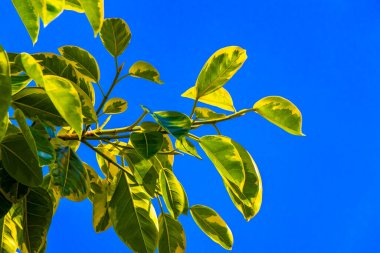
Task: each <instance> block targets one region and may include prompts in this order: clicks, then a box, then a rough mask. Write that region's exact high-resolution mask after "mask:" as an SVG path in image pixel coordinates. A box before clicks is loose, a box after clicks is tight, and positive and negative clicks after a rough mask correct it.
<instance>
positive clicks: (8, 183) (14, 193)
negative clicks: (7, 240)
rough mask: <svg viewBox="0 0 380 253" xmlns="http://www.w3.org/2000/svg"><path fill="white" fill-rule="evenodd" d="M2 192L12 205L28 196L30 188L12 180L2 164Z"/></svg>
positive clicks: (0, 185) (0, 181) (0, 186)
mask: <svg viewBox="0 0 380 253" xmlns="http://www.w3.org/2000/svg"><path fill="white" fill-rule="evenodd" d="M0 192H1V195H2V196H3V197H5V198H6V199H7V200H8V201H10V202H12V203H17V202H18V201H19V200H21V199H22V198H23V197H24V196H25V195H26V194H28V192H29V187H27V186H26V185H23V184H21V183H19V182H17V181H16V180H15V179H14V178H12V177H11V176H10V175H9V174H8V172H7V171H6V170H5V169H4V168H3V165H2V164H1V163H0ZM1 202H3V201H1ZM5 203H6V202H5ZM1 206H4V207H5V206H7V205H6V204H5V205H4V204H2V205H1ZM10 206H11V205H10ZM0 213H1V212H0ZM4 215H5V214H4ZM4 215H2V216H4ZM2 216H1V217H2ZM0 252H1V251H0Z"/></svg>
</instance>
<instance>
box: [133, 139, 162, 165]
mask: <svg viewBox="0 0 380 253" xmlns="http://www.w3.org/2000/svg"><path fill="white" fill-rule="evenodd" d="M130 140H131V143H132V145H133V147H134V148H135V149H136V151H137V152H138V153H139V154H140V155H141V156H142V157H144V158H145V159H149V158H151V157H152V156H154V155H155V154H156V153H157V152H158V151H160V149H161V147H162V143H163V141H164V138H163V136H162V133H159V132H149V133H132V134H131V138H130Z"/></svg>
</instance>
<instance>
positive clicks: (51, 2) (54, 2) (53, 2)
mask: <svg viewBox="0 0 380 253" xmlns="http://www.w3.org/2000/svg"><path fill="white" fill-rule="evenodd" d="M43 2H44V4H45V6H44V8H45V11H44V13H45V15H42V16H41V17H42V22H43V23H44V26H45V27H46V26H47V25H48V24H49V23H50V22H52V21H53V20H54V19H56V18H57V17H58V16H59V15H60V14H61V13H62V11H63V8H64V7H65V0H44V1H43Z"/></svg>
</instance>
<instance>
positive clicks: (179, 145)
mask: <svg viewBox="0 0 380 253" xmlns="http://www.w3.org/2000/svg"><path fill="white" fill-rule="evenodd" d="M175 147H176V149H178V150H179V151H182V152H184V153H186V154H189V155H191V156H194V157H196V158H198V159H201V160H202V158H201V157H200V156H199V154H198V152H197V149H196V148H195V146H194V144H193V143H191V142H190V141H189V140H188V139H186V137H185V136H182V137H180V138H179V139H177V140H176V141H175Z"/></svg>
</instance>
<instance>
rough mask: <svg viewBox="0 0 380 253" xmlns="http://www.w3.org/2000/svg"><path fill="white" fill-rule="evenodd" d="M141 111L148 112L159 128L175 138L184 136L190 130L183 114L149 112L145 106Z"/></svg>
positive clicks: (189, 121) (187, 119) (189, 124)
mask: <svg viewBox="0 0 380 253" xmlns="http://www.w3.org/2000/svg"><path fill="white" fill-rule="evenodd" d="M143 109H144V110H145V111H147V112H149V113H150V115H151V116H152V117H153V118H154V119H155V120H156V122H157V123H158V124H159V125H160V126H162V127H163V128H164V129H165V130H166V131H168V132H169V133H170V134H171V135H173V136H174V137H176V138H179V137H181V136H183V135H186V134H187V133H188V132H189V131H190V129H191V120H190V118H189V117H188V116H187V115H185V114H183V113H180V112H175V111H160V112H151V111H150V110H149V109H148V108H147V107H145V106H143Z"/></svg>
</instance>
